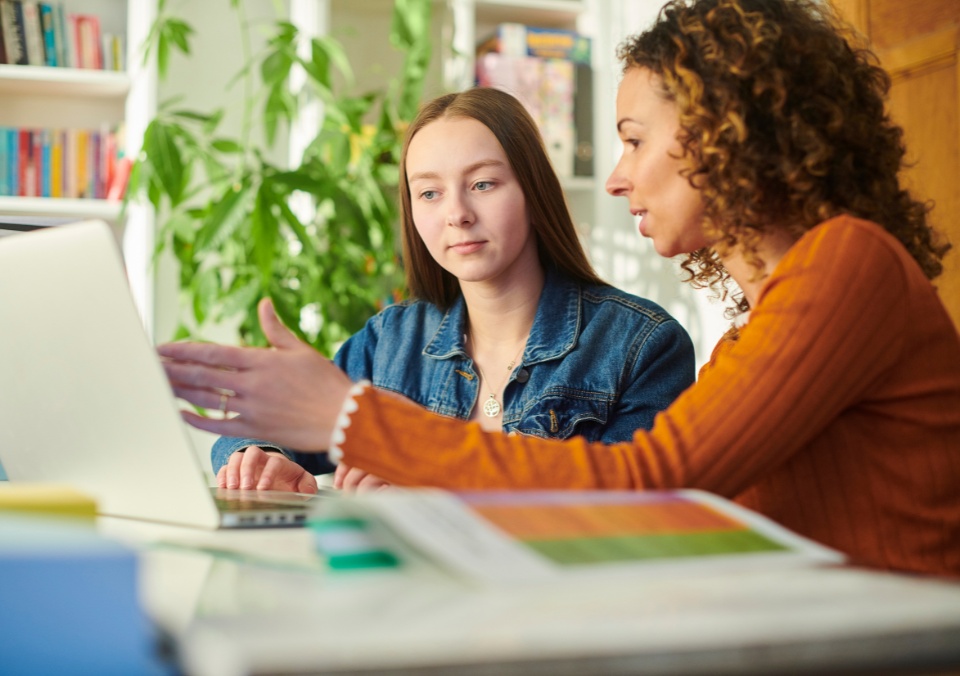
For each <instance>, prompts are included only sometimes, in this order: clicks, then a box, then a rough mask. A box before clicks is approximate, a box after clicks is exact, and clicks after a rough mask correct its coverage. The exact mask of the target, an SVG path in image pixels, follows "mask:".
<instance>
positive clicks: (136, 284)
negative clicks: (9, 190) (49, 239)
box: [0, 0, 156, 331]
mask: <svg viewBox="0 0 960 676" xmlns="http://www.w3.org/2000/svg"><path fill="white" fill-rule="evenodd" d="M56 4H60V5H62V7H63V10H64V12H65V13H66V14H70V13H75V14H83V15H92V16H96V17H98V19H99V24H100V28H101V31H102V33H104V34H107V33H109V34H114V35H121V36H123V44H124V45H125V52H126V54H125V60H126V69H125V70H123V71H107V70H93V69H81V68H71V67H63V66H58V67H50V66H36V65H11V64H0V97H2V99H3V101H4V105H3V106H2V107H0V126H3V127H10V128H18V129H91V130H92V129H101V128H103V127H105V126H110V127H112V126H117V125H120V124H122V125H123V128H124V137H125V138H124V141H125V143H124V145H125V152H126V155H127V156H128V157H134V156H136V154H137V153H138V152H139V148H140V144H141V141H142V137H143V132H144V130H145V129H146V126H147V124H148V123H149V120H150V119H151V118H152V117H153V115H154V112H155V110H156V75H155V69H154V67H153V65H152V64H144V63H143V56H142V51H141V49H140V45H141V43H142V42H143V40H144V39H145V38H146V36H147V34H148V31H149V28H150V24H151V23H152V21H153V19H154V17H155V15H156V0H60V1H59V2H58V3H56ZM0 217H5V218H8V219H16V218H24V219H29V221H30V222H31V223H39V224H48V225H50V226H56V225H59V224H61V223H65V222H70V221H73V220H84V219H102V220H105V221H107V222H108V223H110V224H111V225H112V226H113V227H114V230H115V233H116V234H117V238H118V240H119V241H120V242H121V244H122V247H123V252H124V257H125V259H126V263H127V270H128V276H129V280H130V285H131V289H132V291H133V293H134V297H135V299H136V302H137V305H138V308H139V309H140V312H141V316H142V318H143V320H144V324H145V326H146V327H147V329H148V331H151V328H152V322H153V316H152V315H153V283H152V279H151V274H150V268H151V263H150V260H151V257H152V252H153V246H154V239H153V217H152V214H151V212H150V211H149V209H147V208H145V207H143V206H141V205H136V204H131V205H129V206H128V207H127V209H126V210H123V209H122V208H121V203H120V202H119V201H116V200H113V201H109V200H106V199H93V198H86V197H84V198H76V197H35V196H30V197H22V196H3V197H0Z"/></svg>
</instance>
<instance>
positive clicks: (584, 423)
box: [516, 388, 613, 441]
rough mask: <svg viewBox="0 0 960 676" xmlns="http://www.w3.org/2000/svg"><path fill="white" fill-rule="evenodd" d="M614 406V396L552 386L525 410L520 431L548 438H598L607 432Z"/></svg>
mask: <svg viewBox="0 0 960 676" xmlns="http://www.w3.org/2000/svg"><path fill="white" fill-rule="evenodd" d="M612 407H613V399H612V397H610V395H606V394H603V393H600V392H584V391H583V390H576V389H566V388H551V389H550V390H549V391H547V392H544V393H543V395H542V396H541V397H540V398H539V399H538V400H537V402H536V403H535V404H534V405H533V406H531V407H530V408H529V409H528V410H527V411H526V412H525V413H524V416H523V421H522V422H521V424H520V425H518V426H517V427H516V431H517V432H519V433H520V434H529V435H531V436H536V437H542V438H545V439H569V438H570V437H574V436H583V437H586V438H587V439H588V440H590V441H596V440H598V439H599V438H600V436H601V435H602V434H603V430H604V428H605V427H606V425H607V420H608V418H609V417H610V411H611V409H612Z"/></svg>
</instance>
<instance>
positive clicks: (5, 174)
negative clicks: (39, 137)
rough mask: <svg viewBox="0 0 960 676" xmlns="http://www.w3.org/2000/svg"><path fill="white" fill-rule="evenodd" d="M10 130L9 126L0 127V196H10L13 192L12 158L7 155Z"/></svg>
mask: <svg viewBox="0 0 960 676" xmlns="http://www.w3.org/2000/svg"><path fill="white" fill-rule="evenodd" d="M9 132H10V130H9V129H8V128H7V127H0V197H9V196H11V194H12V193H11V192H10V160H9V158H8V157H7V154H8V152H9V150H8V146H7V134H8V133H9Z"/></svg>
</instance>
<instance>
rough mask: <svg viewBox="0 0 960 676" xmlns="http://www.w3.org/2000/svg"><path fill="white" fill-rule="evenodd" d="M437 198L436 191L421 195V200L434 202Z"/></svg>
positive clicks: (426, 191) (424, 192)
mask: <svg viewBox="0 0 960 676" xmlns="http://www.w3.org/2000/svg"><path fill="white" fill-rule="evenodd" d="M436 196H437V191H436V190H424V191H423V192H422V193H420V199H425V200H432V199H434V198H435V197H436Z"/></svg>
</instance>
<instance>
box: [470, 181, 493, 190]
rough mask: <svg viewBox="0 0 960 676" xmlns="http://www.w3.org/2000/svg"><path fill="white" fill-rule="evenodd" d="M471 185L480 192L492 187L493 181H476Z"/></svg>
mask: <svg viewBox="0 0 960 676" xmlns="http://www.w3.org/2000/svg"><path fill="white" fill-rule="evenodd" d="M473 187H474V188H476V189H477V190H479V191H481V192H485V191H487V190H490V189H491V188H493V181H477V182H476V183H474V185H473Z"/></svg>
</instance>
